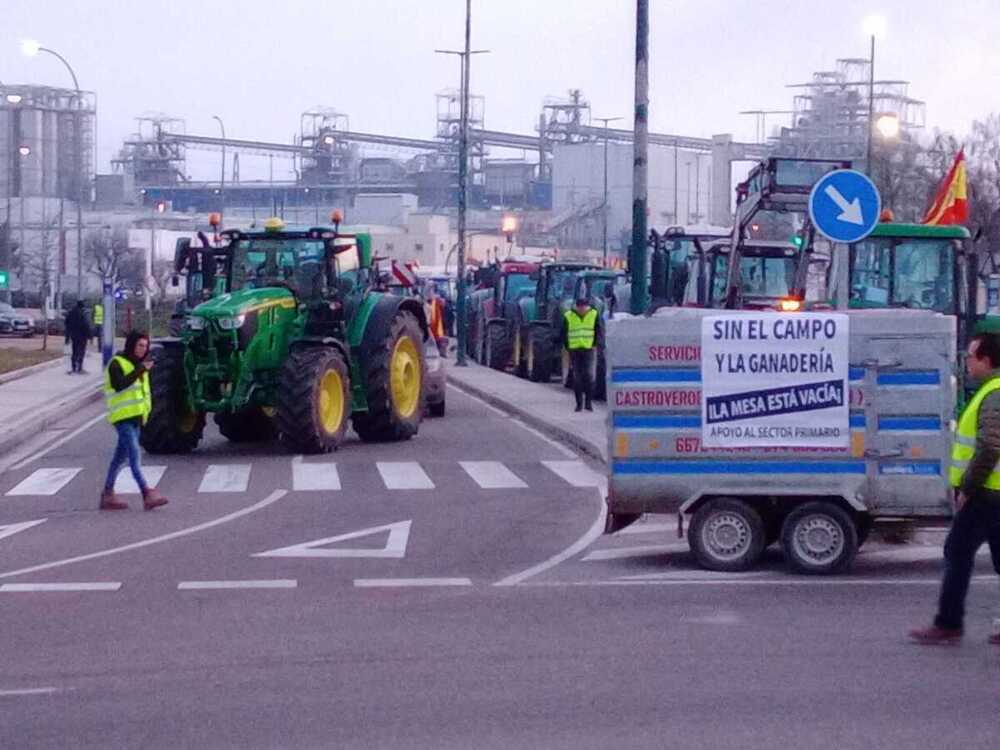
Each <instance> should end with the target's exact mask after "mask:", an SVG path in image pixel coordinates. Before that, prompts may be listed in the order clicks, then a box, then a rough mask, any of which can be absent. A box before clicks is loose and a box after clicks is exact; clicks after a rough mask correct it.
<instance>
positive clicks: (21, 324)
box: [0, 302, 35, 338]
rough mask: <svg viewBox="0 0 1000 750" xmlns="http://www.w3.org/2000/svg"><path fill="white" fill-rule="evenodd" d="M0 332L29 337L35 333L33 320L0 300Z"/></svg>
mask: <svg viewBox="0 0 1000 750" xmlns="http://www.w3.org/2000/svg"><path fill="white" fill-rule="evenodd" d="M0 333H6V334H10V335H13V336H24V337H25V338H30V337H31V336H34V335H35V321H34V320H32V319H31V317H30V316H28V315H25V314H24V313H19V312H17V311H16V310H15V309H14V308H13V307H11V306H10V305H9V304H7V303H6V302H0Z"/></svg>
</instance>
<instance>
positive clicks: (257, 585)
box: [177, 578, 299, 591]
mask: <svg viewBox="0 0 1000 750" xmlns="http://www.w3.org/2000/svg"><path fill="white" fill-rule="evenodd" d="M298 585H299V582H298V581H296V580H295V579H293V578H291V579H290V578H275V579H272V580H267V581H181V582H180V583H178V584H177V588H178V590H180V591H217V590H222V589H294V588H296V587H298Z"/></svg>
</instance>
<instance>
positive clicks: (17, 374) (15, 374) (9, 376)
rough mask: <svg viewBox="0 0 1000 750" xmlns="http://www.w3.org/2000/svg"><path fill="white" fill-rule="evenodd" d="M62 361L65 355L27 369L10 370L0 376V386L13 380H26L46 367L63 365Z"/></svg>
mask: <svg viewBox="0 0 1000 750" xmlns="http://www.w3.org/2000/svg"><path fill="white" fill-rule="evenodd" d="M64 359H65V355H62V354H61V355H59V356H58V357H56V358H55V359H53V360H51V361H49V362H39V363H38V364H37V365H29V366H28V367H21V368H19V369H17V370H11V371H10V372H5V373H3V374H2V375H0V385H3V384H4V383H10V382H12V381H14V380H20V379H21V378H26V377H28V376H29V375H34V374H35V373H37V372H41V371H42V370H44V369H46V368H48V367H55V366H56V365H60V364H65V363H64V361H63V360H64Z"/></svg>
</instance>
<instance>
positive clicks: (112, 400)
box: [100, 331, 167, 510]
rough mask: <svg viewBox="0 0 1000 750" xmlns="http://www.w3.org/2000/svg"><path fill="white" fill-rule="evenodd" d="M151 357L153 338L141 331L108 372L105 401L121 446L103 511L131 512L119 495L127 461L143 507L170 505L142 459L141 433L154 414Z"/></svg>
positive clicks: (133, 334) (129, 339)
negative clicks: (117, 482) (149, 480)
mask: <svg viewBox="0 0 1000 750" xmlns="http://www.w3.org/2000/svg"><path fill="white" fill-rule="evenodd" d="M148 355H149V337H148V336H146V334H144V333H140V332H139V331H132V332H131V333H129V335H128V336H127V337H126V339H125V348H124V349H123V350H122V351H120V352H119V353H118V354H116V355H115V356H114V357H112V359H111V361H110V362H109V363H108V367H107V369H106V370H105V371H104V400H105V403H106V404H107V409H108V422H110V423H111V424H112V425H114V428H115V430H116V432H117V433H118V444H117V446H116V447H115V454H114V456H113V457H112V459H111V466H109V467H108V476H107V479H106V480H105V482H104V491H103V492H102V493H101V506H100V507H101V510H127V509H128V503H126V502H124V501H122V500H120V499H119V498H118V497H117V496H116V495H115V480H116V479H117V478H118V471H119V470H120V469H121V467H122V464H124V463H125V461H126V460H127V461H128V464H129V468H131V470H132V477H133V478H134V479H135V483H136V484H137V485H138V486H139V490H140V491H141V492H142V504H143V507H145V509H146V510H152V509H153V508H159V507H160V506H161V505H166V504H167V499H166V498H165V497H163V496H162V495H161V494H160V493H159V492H158V491H157V490H156V488H154V487H150V486H149V485H148V484H147V483H146V478H145V477H144V476H143V475H142V462H141V459H140V456H139V430H141V429H142V426H143V425H144V424H146V421H147V420H148V419H149V414H150V412H151V411H152V410H153V398H152V392H151V391H150V387H149V371H150V370H152V369H153V361H152V359H150V358H148Z"/></svg>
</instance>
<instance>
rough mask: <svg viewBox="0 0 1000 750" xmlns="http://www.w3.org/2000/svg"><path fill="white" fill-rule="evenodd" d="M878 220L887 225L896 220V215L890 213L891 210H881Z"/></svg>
mask: <svg viewBox="0 0 1000 750" xmlns="http://www.w3.org/2000/svg"><path fill="white" fill-rule="evenodd" d="M878 220H879V221H880V222H882V223H883V224H889V223H891V222H893V221H895V220H896V214H894V213H893V212H892V209H891V208H883V209H882V213H881V214H879V217H878Z"/></svg>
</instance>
